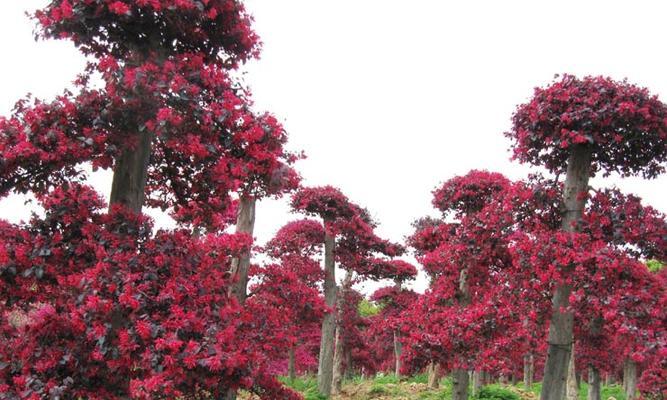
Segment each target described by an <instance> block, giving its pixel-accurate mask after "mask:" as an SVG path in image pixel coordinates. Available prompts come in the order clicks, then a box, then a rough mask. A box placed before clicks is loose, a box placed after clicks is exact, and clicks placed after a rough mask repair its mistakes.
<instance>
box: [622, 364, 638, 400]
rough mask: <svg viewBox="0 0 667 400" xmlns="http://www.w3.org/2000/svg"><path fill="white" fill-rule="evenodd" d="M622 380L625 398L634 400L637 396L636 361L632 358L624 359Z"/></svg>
mask: <svg viewBox="0 0 667 400" xmlns="http://www.w3.org/2000/svg"><path fill="white" fill-rule="evenodd" d="M623 382H624V389H625V399H626V400H634V399H635V398H636V396H637V363H635V362H634V361H632V360H626V362H625V368H624V369H623Z"/></svg>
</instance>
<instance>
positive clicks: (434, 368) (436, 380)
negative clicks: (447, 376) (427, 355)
mask: <svg viewBox="0 0 667 400" xmlns="http://www.w3.org/2000/svg"><path fill="white" fill-rule="evenodd" d="M427 370H428V387H429V389H438V388H439V387H440V364H437V363H435V362H433V361H431V362H430V363H429V364H428V368H427Z"/></svg>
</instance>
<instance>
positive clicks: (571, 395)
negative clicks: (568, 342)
mask: <svg viewBox="0 0 667 400" xmlns="http://www.w3.org/2000/svg"><path fill="white" fill-rule="evenodd" d="M576 370H577V369H576V364H575V361H574V344H572V350H571V351H570V362H569V364H568V366H567V384H566V388H565V398H566V399H567V400H577V399H578V398H579V390H578V387H577V374H576Z"/></svg>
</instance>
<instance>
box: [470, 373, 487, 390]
mask: <svg viewBox="0 0 667 400" xmlns="http://www.w3.org/2000/svg"><path fill="white" fill-rule="evenodd" d="M483 374H484V372H482V371H479V370H474V371H473V372H472V395H473V396H477V394H478V393H479V390H480V389H481V388H482V379H483Z"/></svg>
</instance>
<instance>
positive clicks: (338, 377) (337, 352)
mask: <svg viewBox="0 0 667 400" xmlns="http://www.w3.org/2000/svg"><path fill="white" fill-rule="evenodd" d="M343 346H344V345H343V338H342V335H341V326H340V325H339V326H338V327H337V329H336V344H335V348H334V358H333V373H332V388H331V394H340V392H341V390H342V389H343V371H342V369H343Z"/></svg>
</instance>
